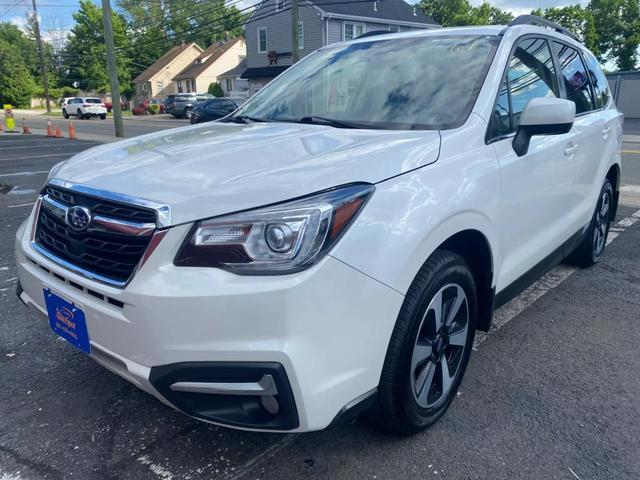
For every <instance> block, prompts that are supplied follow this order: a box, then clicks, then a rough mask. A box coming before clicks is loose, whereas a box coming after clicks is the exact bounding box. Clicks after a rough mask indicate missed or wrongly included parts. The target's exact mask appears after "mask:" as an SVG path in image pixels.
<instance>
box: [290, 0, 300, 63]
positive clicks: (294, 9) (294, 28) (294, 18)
mask: <svg viewBox="0 0 640 480" xmlns="http://www.w3.org/2000/svg"><path fill="white" fill-rule="evenodd" d="M298 23H300V11H299V9H298V0H291V33H292V35H293V36H292V38H291V40H292V45H293V49H292V52H291V56H292V61H291V63H296V62H297V61H298V60H300V44H299V42H298Z"/></svg>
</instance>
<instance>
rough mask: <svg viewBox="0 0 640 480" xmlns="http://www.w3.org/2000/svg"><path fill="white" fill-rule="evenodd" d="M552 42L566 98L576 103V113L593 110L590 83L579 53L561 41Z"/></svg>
mask: <svg viewBox="0 0 640 480" xmlns="http://www.w3.org/2000/svg"><path fill="white" fill-rule="evenodd" d="M554 43H555V45H556V49H557V52H558V61H559V62H560V69H561V70H562V77H563V79H564V85H565V87H566V89H567V99H569V100H571V101H572V102H574V103H575V104H576V115H579V114H581V113H585V112H588V111H590V110H593V109H594V105H593V99H592V98H591V84H590V83H589V76H588V75H587V69H586V67H585V66H584V63H583V62H582V58H580V53H579V52H578V50H576V49H575V48H571V47H569V46H567V45H565V44H563V43H558V42H554Z"/></svg>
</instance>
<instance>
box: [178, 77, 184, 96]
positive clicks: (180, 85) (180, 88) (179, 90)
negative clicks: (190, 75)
mask: <svg viewBox="0 0 640 480" xmlns="http://www.w3.org/2000/svg"><path fill="white" fill-rule="evenodd" d="M182 91H183V90H182V80H178V93H182Z"/></svg>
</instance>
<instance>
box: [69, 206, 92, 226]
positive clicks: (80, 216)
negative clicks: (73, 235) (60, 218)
mask: <svg viewBox="0 0 640 480" xmlns="http://www.w3.org/2000/svg"><path fill="white" fill-rule="evenodd" d="M65 220H66V222H67V225H69V226H70V227H71V228H72V229H73V230H75V231H77V232H81V231H83V230H86V229H87V227H88V226H89V223H91V212H90V211H89V209H88V208H86V207H79V206H75V207H71V208H70V209H69V210H67V215H66V217H65Z"/></svg>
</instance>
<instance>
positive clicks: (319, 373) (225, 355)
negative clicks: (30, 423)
mask: <svg viewBox="0 0 640 480" xmlns="http://www.w3.org/2000/svg"><path fill="white" fill-rule="evenodd" d="M30 223H31V220H29V221H27V222H26V224H25V225H24V226H23V227H22V228H21V229H20V230H19V232H18V238H17V242H16V264H17V270H18V278H19V281H20V285H21V288H22V289H23V291H22V293H21V296H20V297H21V299H22V300H23V302H25V303H26V304H27V305H28V306H30V307H32V308H35V309H37V310H38V311H40V312H41V313H43V314H44V313H45V312H46V308H45V305H44V295H43V287H44V286H47V287H48V288H51V289H52V291H54V292H56V293H57V294H59V295H61V296H62V297H63V298H66V299H67V300H70V301H73V302H74V303H75V304H76V305H78V306H79V307H81V308H82V309H83V310H84V312H85V316H86V319H87V327H88V331H89V337H90V339H91V345H92V357H94V359H95V360H96V361H98V362H99V363H101V364H102V365H104V366H105V367H107V368H109V369H110V370H112V371H114V372H115V373H117V374H119V375H121V376H123V377H124V378H127V379H128V380H130V381H131V382H133V383H134V384H135V385H137V386H138V387H140V388H142V389H143V390H145V391H147V392H149V393H151V394H153V395H155V396H156V397H158V398H159V399H160V400H162V401H163V402H165V403H167V404H168V405H171V406H173V407H175V408H178V409H180V410H182V411H183V412H185V413H187V414H189V415H192V416H194V417H197V418H200V419H203V420H207V421H211V422H213V423H218V424H223V425H227V426H233V427H238V428H246V429H257V430H267V431H281V430H289V431H309V430H318V429H322V428H325V427H326V426H328V425H329V424H330V423H331V422H332V420H333V419H334V418H335V417H336V415H337V414H338V413H339V412H340V411H341V409H343V407H344V406H345V405H347V404H349V403H350V402H353V401H354V399H357V398H358V397H361V396H362V395H363V394H365V393H366V392H369V391H371V390H373V389H375V388H376V387H377V385H378V382H379V378H380V372H381V370H382V364H383V361H384V357H385V354H386V350H387V346H388V342H389V338H390V336H391V331H392V329H393V326H394V324H395V319H396V317H397V313H398V311H399V309H400V306H401V303H402V300H403V297H402V296H401V295H400V294H398V293H397V292H395V291H394V290H392V289H390V288H388V287H386V286H384V285H382V284H381V283H379V282H377V281H376V280H374V279H371V278H370V277H367V276H366V275H363V274H362V273H360V272H358V271H356V270H355V269H353V268H351V267H350V266H348V265H346V264H344V263H343V262H341V261H338V260H336V259H334V258H332V257H330V256H328V257H326V258H325V259H324V260H323V261H321V262H320V263H318V264H317V265H315V266H314V267H312V268H310V269H309V270H307V271H304V272H300V273H298V274H294V275H285V276H274V277H268V276H267V277H248V276H238V275H234V274H232V273H229V272H225V271H222V270H218V269H212V268H190V267H189V268H188V267H176V266H175V265H173V258H174V256H175V253H176V252H177V250H178V248H179V247H180V245H181V243H182V241H183V239H184V236H185V235H186V234H187V232H188V231H189V228H190V225H182V226H178V227H173V228H171V229H169V231H168V233H167V235H166V236H165V237H164V239H163V240H162V242H161V244H160V245H159V247H158V248H157V249H156V250H155V251H154V253H153V255H152V256H151V257H150V258H149V260H148V261H147V263H145V265H144V266H143V268H142V269H141V270H140V271H139V272H138V273H137V274H136V276H135V277H134V278H133V279H132V281H131V282H130V283H129V285H128V286H127V287H126V288H125V289H118V288H114V287H110V286H107V285H104V284H101V283H98V282H95V281H91V280H88V279H87V278H85V277H82V276H80V275H77V274H75V273H73V272H71V271H69V270H66V269H64V268H62V267H60V266H58V265H56V264H55V263H53V262H51V261H50V260H48V259H47V258H45V257H43V256H42V255H40V254H39V253H38V252H36V251H35V250H33V249H32V248H31V246H30V242H29V240H30V239H29V238H28V237H29V235H28V234H27V233H25V232H30V231H31V224H30ZM238 365H239V367H238ZM243 366H244V367H247V368H244V369H242V368H241V367H243ZM227 367H229V368H227ZM229 369H231V370H229ZM265 369H266V370H265ZM230 371H232V373H229V372H230ZM267 371H268V372H267ZM176 372H178V373H177V374H176ZM180 372H182V373H180ZM265 372H266V373H268V374H269V375H271V376H272V377H273V378H275V381H276V383H277V386H278V393H279V395H281V396H280V397H279V402H280V403H279V408H280V410H279V412H280V413H281V414H283V415H284V416H285V417H286V419H285V420H286V421H283V422H281V423H277V422H276V423H274V422H273V421H269V417H268V416H265V415H264V411H260V412H259V414H257V416H256V415H253V416H251V415H249V417H250V418H249V417H244V418H243V417H242V416H238V415H237V413H238V410H237V408H236V410H235V413H233V412H232V413H233V415H231V416H229V415H227V416H224V415H222V414H221V413H220V412H224V411H225V409H226V410H227V411H229V410H230V406H229V405H230V404H229V401H228V399H225V398H222V397H214V396H210V397H207V394H202V393H193V392H188V393H186V394H185V393H184V392H183V393H180V394H177V393H176V392H175V391H173V390H171V389H170V385H171V384H173V383H176V382H184V381H194V380H195V381H200V382H208V383H211V382H214V383H215V382H218V383H219V382H223V381H228V382H236V383H237V382H243V381H245V382H254V383H255V382H257V381H258V380H260V379H261V378H262V377H263V376H264V375H265ZM274 372H276V373H274ZM278 372H280V373H278ZM168 382H169V383H168ZM238 397H243V395H239V396H238ZM246 397H247V396H246V395H245V396H244V397H243V400H244V403H242V402H238V401H237V400H239V399H238V398H236V399H235V400H236V404H235V405H236V407H237V404H238V403H241V404H242V406H241V409H242V410H243V411H245V412H252V411H253V412H255V411H256V405H259V404H258V403H257V402H258V400H260V401H262V400H263V399H262V398H256V397H255V396H253V397H251V398H246ZM209 399H210V400H209ZM249 400H250V401H249ZM263 406H264V405H263ZM234 408H235V407H234ZM231 410H233V409H231ZM234 415H235V416H234ZM282 418H283V417H282ZM271 420H273V418H271Z"/></svg>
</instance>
